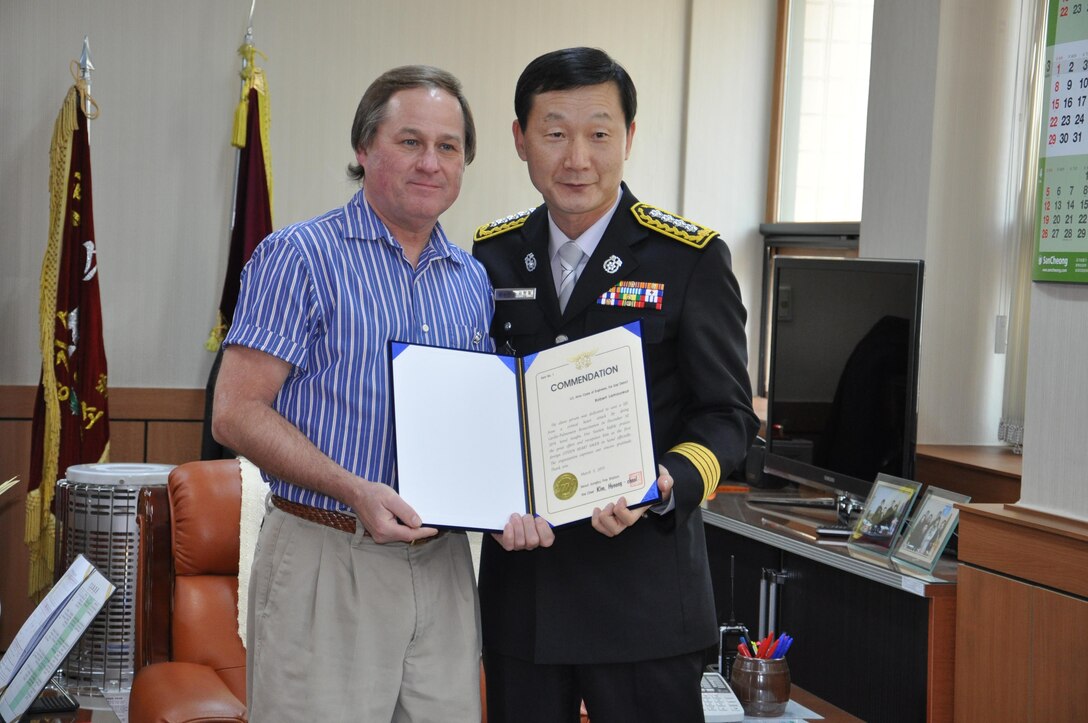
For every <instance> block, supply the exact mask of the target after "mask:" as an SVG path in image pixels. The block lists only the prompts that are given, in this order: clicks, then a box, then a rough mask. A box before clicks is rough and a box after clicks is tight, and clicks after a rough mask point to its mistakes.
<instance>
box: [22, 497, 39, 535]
mask: <svg viewBox="0 0 1088 723" xmlns="http://www.w3.org/2000/svg"><path fill="white" fill-rule="evenodd" d="M41 516H42V493H41V490H31V491H30V492H27V493H26V528H25V529H26V532H25V533H24V535H23V542H25V543H27V544H28V545H29V544H30V543H32V542H37V541H38V538H40V537H41V533H42V528H41Z"/></svg>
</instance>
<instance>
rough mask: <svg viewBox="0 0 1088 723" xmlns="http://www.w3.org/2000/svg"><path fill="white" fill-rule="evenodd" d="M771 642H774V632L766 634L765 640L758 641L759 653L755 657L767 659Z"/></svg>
mask: <svg viewBox="0 0 1088 723" xmlns="http://www.w3.org/2000/svg"><path fill="white" fill-rule="evenodd" d="M773 640H774V631H771V632H769V633H767V637H765V638H763V640H760V641H759V653H758V654H757V656H756V657H758V658H766V657H767V651H768V650H769V649H770V647H771V641H773Z"/></svg>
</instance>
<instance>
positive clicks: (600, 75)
mask: <svg viewBox="0 0 1088 723" xmlns="http://www.w3.org/2000/svg"><path fill="white" fill-rule="evenodd" d="M601 83H615V84H616V88H617V89H618V90H619V92H620V104H621V105H622V106H623V118H624V120H625V121H626V124H627V125H628V126H630V125H631V123H632V122H634V120H635V110H636V108H637V107H638V94H637V93H636V92H635V83H634V81H633V80H631V76H630V75H628V74H627V71H626V70H625V69H624V67H623V66H622V65H620V64H619V63H617V62H616V61H615V60H613V59H612V58H611V57H610V56H609V55H608V53H606V52H604V51H603V50H600V49H598V48H585V47H582V48H565V49H563V50H554V51H552V52H550V53H545V54H544V55H541V56H540V57H539V58H537V59H536V60H534V61H533V62H531V63H529V64H528V65H527V66H525V70H523V71H521V77H520V78H518V84H517V86H516V88H515V90H514V113H515V114H516V115H517V118H518V125H520V126H521V129H522V130H525V127H526V123H528V122H529V112H530V111H531V110H532V109H533V98H534V97H535V96H537V95H540V94H541V93H547V92H549V91H552V90H570V89H572V88H582V87H584V86H587V85H600V84H601Z"/></svg>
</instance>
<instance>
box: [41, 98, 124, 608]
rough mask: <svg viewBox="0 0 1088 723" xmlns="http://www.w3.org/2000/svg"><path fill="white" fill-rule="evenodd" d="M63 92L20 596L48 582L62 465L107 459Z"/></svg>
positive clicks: (84, 194) (79, 139)
mask: <svg viewBox="0 0 1088 723" xmlns="http://www.w3.org/2000/svg"><path fill="white" fill-rule="evenodd" d="M81 99H82V94H81V92H80V90H79V89H78V88H77V87H76V86H73V87H72V88H71V89H70V90H69V91H68V95H67V97H66V98H65V100H64V105H63V107H62V108H61V111H60V114H59V115H58V116H57V121H56V124H55V125H54V128H53V144H52V147H51V148H50V152H49V160H50V173H49V188H50V201H49V243H48V245H47V247H46V251H45V257H44V258H43V260H42V276H41V306H40V309H39V316H40V324H41V329H40V332H41V333H40V342H41V353H42V372H41V384H40V385H39V387H38V395H37V400H36V403H35V407H34V424H33V437H32V440H31V449H30V479H29V480H28V482H29V484H28V489H29V493H28V495H27V501H26V513H27V514H26V535H25V539H26V542H27V545H28V547H29V548H30V581H29V582H30V594H31V595H34V594H36V593H38V592H39V591H41V590H43V589H45V588H47V587H49V586H50V585H52V583H53V536H54V529H55V527H54V520H53V513H52V509H51V507H52V503H53V490H54V485H55V483H56V481H57V479H58V477H61V476H63V475H64V474H65V471H66V470H67V469H68V467H70V466H71V465H75V464H85V463H91V462H105V461H108V459H109V448H110V426H109V409H108V396H109V394H108V385H107V382H108V378H107V372H106V350H105V346H104V343H103V338H102V305H101V302H100V300H99V294H98V255H97V253H96V246H95V238H94V213H93V204H92V201H91V150H90V145H89V143H88V135H87V115H86V113H85V112H84V111H83V108H82V107H81Z"/></svg>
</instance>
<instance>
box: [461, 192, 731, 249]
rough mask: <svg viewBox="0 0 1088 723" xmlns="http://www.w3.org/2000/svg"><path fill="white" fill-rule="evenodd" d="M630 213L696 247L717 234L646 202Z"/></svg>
mask: <svg viewBox="0 0 1088 723" xmlns="http://www.w3.org/2000/svg"><path fill="white" fill-rule="evenodd" d="M631 213H633V214H635V218H636V219H637V220H638V222H639V223H641V224H642V225H643V226H645V227H647V228H652V229H653V230H654V231H657V232H658V233H660V234H663V235H665V236H668V237H669V238H673V239H676V240H677V241H680V242H681V243H685V244H687V245H688V246H694V247H695V248H697V249H701V248H703V247H705V246H706V245H707V244H708V243H710V241H711V239H713V238H714V237H715V236H717V235H718V232H717V231H715V230H713V229H709V228H706V227H705V226H700V225H699V224H696V223H692V222H691V221H689V220H687V219H686V218H684V217H683V216H677V215H676V214H674V213H669V212H668V211H662V210H661V209H660V208H654V207H653V206H651V205H649V204H648V203H636V204H635V205H634V206H632V207H631ZM477 233H479V232H477Z"/></svg>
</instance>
